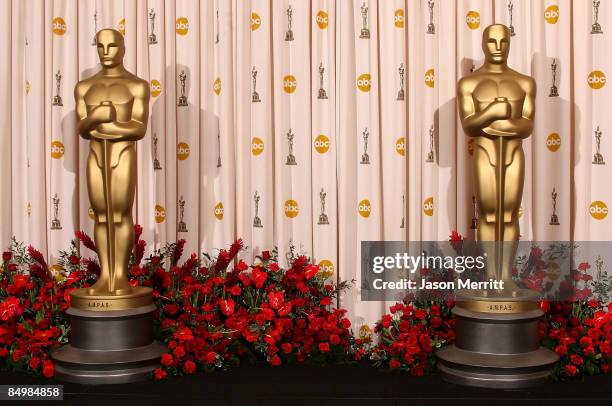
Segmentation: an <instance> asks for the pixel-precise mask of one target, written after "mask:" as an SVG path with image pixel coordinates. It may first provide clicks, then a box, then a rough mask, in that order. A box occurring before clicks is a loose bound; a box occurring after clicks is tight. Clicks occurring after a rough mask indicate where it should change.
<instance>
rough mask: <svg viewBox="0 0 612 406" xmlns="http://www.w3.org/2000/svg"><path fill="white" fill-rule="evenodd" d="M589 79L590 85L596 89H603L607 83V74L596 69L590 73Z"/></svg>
mask: <svg viewBox="0 0 612 406" xmlns="http://www.w3.org/2000/svg"><path fill="white" fill-rule="evenodd" d="M587 80H588V83H589V86H591V88H592V89H595V90H598V89H601V88H602V87H604V86H605V85H606V75H605V74H604V73H603V72H602V71H600V70H594V71H593V72H591V73H589V78H588V79H587Z"/></svg>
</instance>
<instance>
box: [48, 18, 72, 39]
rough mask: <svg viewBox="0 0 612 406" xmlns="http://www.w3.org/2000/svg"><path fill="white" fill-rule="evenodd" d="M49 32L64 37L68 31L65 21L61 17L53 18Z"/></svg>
mask: <svg viewBox="0 0 612 406" xmlns="http://www.w3.org/2000/svg"><path fill="white" fill-rule="evenodd" d="M51 30H52V31H53V33H54V34H55V35H64V34H65V33H66V31H67V30H68V26H67V25H66V21H64V19H63V18H62V17H55V18H54V19H53V21H52V22H51Z"/></svg>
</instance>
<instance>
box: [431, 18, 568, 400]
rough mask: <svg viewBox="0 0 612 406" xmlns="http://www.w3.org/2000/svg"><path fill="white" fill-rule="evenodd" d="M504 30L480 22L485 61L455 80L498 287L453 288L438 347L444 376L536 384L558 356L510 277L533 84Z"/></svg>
mask: <svg viewBox="0 0 612 406" xmlns="http://www.w3.org/2000/svg"><path fill="white" fill-rule="evenodd" d="M510 37H511V31H510V29H509V28H508V27H506V26H504V25H500V24H495V25H490V26H488V27H486V28H485V30H484V31H483V36H482V48H483V51H484V54H485V62H484V64H483V65H482V67H481V68H480V69H478V70H476V71H474V72H473V73H471V74H470V75H468V76H466V77H464V78H462V79H461V80H460V81H459V84H458V86H457V102H458V103H457V104H458V109H459V117H460V119H461V124H462V126H463V129H464V131H465V133H466V134H467V135H468V136H469V137H473V140H474V161H473V175H474V189H475V195H476V201H477V202H478V207H479V210H480V218H479V221H478V226H479V228H478V234H477V237H478V240H479V241H478V244H479V245H480V246H481V247H482V249H483V251H484V253H485V254H486V271H487V277H488V278H487V279H489V278H491V279H494V280H497V281H500V280H501V281H503V288H502V287H500V288H499V289H491V290H477V291H475V292H474V291H470V290H459V291H456V292H455V299H456V305H455V307H454V308H453V310H452V313H453V315H454V316H455V327H456V334H457V335H456V340H455V343H454V344H453V345H449V346H446V347H444V348H442V349H440V350H439V351H438V352H437V357H438V360H439V362H438V364H437V367H438V369H439V371H440V372H441V373H442V376H443V377H444V378H445V379H447V380H449V381H451V382H455V383H459V384H464V385H469V386H478V387H488V388H495V389H514V388H522V387H527V386H533V385H537V384H541V383H543V382H545V381H546V380H547V379H548V376H550V373H551V371H552V369H553V367H554V364H555V362H556V361H557V360H558V357H557V355H556V354H555V353H554V352H552V351H550V350H548V349H545V348H543V347H541V346H540V340H539V337H538V320H539V319H540V318H541V317H542V315H543V314H544V313H543V312H542V311H541V310H540V307H539V303H538V299H539V296H538V294H537V292H533V291H531V290H527V289H520V288H519V287H517V286H516V284H515V283H513V281H512V274H511V270H512V265H513V262H514V259H515V258H514V257H515V255H516V249H517V245H518V240H519V235H520V234H519V224H518V212H519V208H520V204H521V198H522V194H523V183H524V178H525V158H524V153H523V148H522V140H523V139H524V138H527V137H529V135H530V134H531V132H532V130H533V120H534V115H535V96H536V84H535V82H534V80H533V79H532V78H530V77H529V76H525V75H522V74H520V73H518V72H516V71H514V70H512V69H510V68H509V67H508V65H507V59H508V52H509V49H510Z"/></svg>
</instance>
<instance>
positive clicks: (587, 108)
mask: <svg viewBox="0 0 612 406" xmlns="http://www.w3.org/2000/svg"><path fill="white" fill-rule="evenodd" d="M0 22H1V24H0V31H1V32H0V42H1V44H0V58H1V60H2V61H3V63H2V64H1V65H0V83H2V86H1V87H0V97H1V100H2V103H0V122H2V123H3V126H2V128H1V129H0V146H1V147H0V168H1V169H0V170H1V176H0V191H2V196H1V198H0V219H1V222H2V223H1V224H2V228H1V230H0V246H2V247H6V246H8V244H9V242H10V238H11V237H12V236H15V237H16V238H17V239H18V240H21V241H25V242H27V243H29V244H32V245H34V246H36V247H39V248H40V249H41V250H42V251H43V252H44V253H45V254H46V255H47V256H48V258H49V261H50V263H54V261H55V260H56V255H57V253H58V251H59V250H60V249H63V248H65V247H67V246H68V244H69V242H70V240H71V239H72V238H73V237H74V232H75V230H81V229H82V230H85V231H86V232H88V233H90V234H91V233H92V230H93V220H92V213H91V210H90V208H89V201H88V196H87V188H86V183H85V173H86V172H85V163H86V159H87V154H88V143H87V142H86V141H84V140H82V139H80V138H79V137H78V136H77V134H76V131H75V124H76V118H75V114H74V99H73V96H72V90H73V88H74V85H75V83H76V82H77V81H78V80H80V79H82V78H85V77H88V76H90V75H91V74H93V73H94V72H96V71H97V70H98V69H99V65H98V57H97V53H96V47H95V46H93V45H94V44H95V43H94V42H93V40H94V33H95V32H96V30H99V29H102V28H105V27H112V28H116V29H118V30H119V31H121V32H122V33H123V34H124V36H125V40H126V47H127V53H126V56H125V65H126V67H127V68H128V70H130V71H131V72H133V73H135V74H136V75H138V76H140V77H142V78H145V79H146V80H148V81H149V82H150V84H151V96H152V97H151V109H150V112H151V114H150V122H149V126H148V133H147V136H146V137H145V138H144V139H143V140H141V141H139V142H138V146H137V151H138V186H137V199H136V200H137V203H136V204H135V207H134V211H135V213H134V214H135V219H136V221H137V222H138V223H139V224H141V225H142V226H143V228H144V233H143V236H144V238H145V239H146V240H147V241H149V242H151V243H153V244H152V246H151V247H149V248H153V247H159V246H160V245H161V244H162V243H164V242H167V241H175V240H176V239H178V238H184V239H186V241H187V245H186V251H188V252H200V253H201V252H214V250H215V249H218V248H222V247H225V246H227V245H228V244H229V243H231V242H232V241H233V240H234V239H235V238H238V237H240V238H243V239H244V241H245V243H246V245H247V246H248V247H249V248H248V250H247V252H246V253H245V258H247V259H249V260H250V259H252V256H253V255H256V254H258V253H260V252H261V251H262V250H266V249H271V248H272V247H273V246H275V245H276V246H278V249H279V254H280V257H281V259H282V261H281V262H283V265H285V264H284V262H285V260H284V258H285V256H286V254H287V253H288V252H290V251H291V250H293V251H294V252H296V253H305V254H307V255H309V256H311V257H312V258H313V259H314V261H315V262H316V263H318V264H320V265H321V266H322V269H323V270H324V271H325V272H329V275H330V278H332V279H340V280H351V279H355V280H356V281H357V283H356V286H355V287H354V288H353V289H351V290H350V291H349V292H348V293H346V294H345V295H344V296H342V298H341V301H340V304H341V306H343V307H345V308H347V309H349V311H350V314H351V316H352V319H353V320H354V322H355V323H356V326H357V328H359V329H360V333H361V334H362V335H367V334H368V332H369V327H368V326H371V324H372V323H373V322H374V321H375V320H376V319H377V318H378V317H380V315H381V312H382V311H383V309H384V308H385V306H386V304H385V303H380V302H361V301H360V300H359V289H358V288H359V282H360V275H359V265H360V261H359V256H360V242H361V241H362V240H405V239H409V240H445V239H447V237H448V235H449V233H450V232H451V231H452V230H458V231H459V232H461V233H462V234H464V235H465V236H467V237H470V238H472V237H473V236H474V231H475V230H473V229H472V228H471V223H472V218H473V217H474V204H473V200H472V196H473V192H472V177H471V161H470V160H471V151H472V149H471V145H470V142H469V140H468V138H467V137H466V136H465V135H464V134H463V132H462V130H461V126H460V124H459V121H458V118H457V114H456V105H455V85H456V83H457V80H458V79H459V78H460V77H462V76H463V75H465V74H467V73H469V72H470V70H471V69H474V68H475V67H478V66H480V64H481V63H482V51H481V38H482V30H483V28H484V27H486V26H487V25H488V24H491V23H494V22H498V23H504V24H506V25H508V26H511V27H512V29H513V33H514V35H513V36H512V41H511V53H510V66H511V67H513V68H514V69H516V70H518V71H520V72H522V73H525V74H529V75H532V76H534V77H535V78H536V81H537V85H538V94H537V102H536V105H537V116H536V125H535V131H534V133H533V135H532V136H531V137H530V138H529V139H528V140H526V141H525V143H524V145H525V147H524V148H525V153H526V183H525V192H524V196H523V202H522V210H521V219H520V222H521V232H522V238H523V239H534V240H535V239H537V240H570V239H574V240H610V239H611V237H612V235H611V233H610V232H609V231H608V230H609V228H610V217H609V216H607V214H608V206H607V205H609V204H610V202H612V188H610V179H612V165H611V162H610V160H611V159H612V142H611V141H610V135H611V134H612V114H610V111H609V110H610V106H611V105H612V94H611V89H610V86H611V85H606V74H610V72H611V71H612V53H610V52H609V50H610V49H612V39H611V38H612V37H611V36H610V33H611V30H612V1H611V0H596V1H589V0H584V1H582V0H580V1H578V0H573V1H572V0H556V1H553V0H531V1H530V0H444V1H441V0H437V1H433V0H408V1H406V0H378V1H377V0H354V1H348V0H347V1H332V0H312V1H306V0H274V1H271V0H233V1H226V0H206V1H195V0H176V1H170V0H166V1H164V0H80V1H77V0H48V1H42V0H12V1H10V0H2V1H1V2H0ZM553 214H556V215H557V217H558V224H556V223H557V222H555V221H551V220H552V219H551V216H552V215H553ZM83 249H85V248H83Z"/></svg>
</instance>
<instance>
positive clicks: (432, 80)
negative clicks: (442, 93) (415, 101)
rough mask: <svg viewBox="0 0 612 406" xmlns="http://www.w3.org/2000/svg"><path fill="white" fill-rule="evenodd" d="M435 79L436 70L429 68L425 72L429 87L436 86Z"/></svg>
mask: <svg viewBox="0 0 612 406" xmlns="http://www.w3.org/2000/svg"><path fill="white" fill-rule="evenodd" d="M435 81H436V77H435V71H434V70H433V69H428V70H427V72H425V84H426V85H427V86H429V87H434V86H435Z"/></svg>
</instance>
